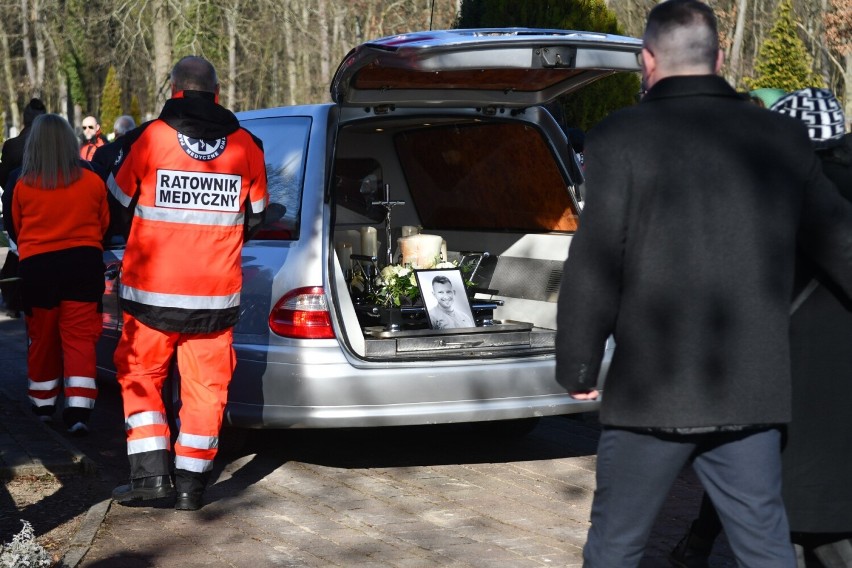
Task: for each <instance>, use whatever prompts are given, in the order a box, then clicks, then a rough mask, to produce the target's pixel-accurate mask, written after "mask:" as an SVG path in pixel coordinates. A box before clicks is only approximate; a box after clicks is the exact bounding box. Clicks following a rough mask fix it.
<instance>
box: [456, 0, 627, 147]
mask: <svg viewBox="0 0 852 568" xmlns="http://www.w3.org/2000/svg"><path fill="white" fill-rule="evenodd" d="M515 26H517V27H530V28H555V29H564V30H582V31H592V32H603V33H608V34H615V35H622V34H623V33H624V32H623V31H622V30H621V27H620V26H619V24H618V20H617V19H616V16H615V14H614V13H613V12H612V11H610V10H609V9H608V8H607V7H606V5H605V4H604V2H603V0H527V1H525V2H514V1H511V0H464V1H463V2H462V5H461V10H460V12H459V19H458V22H457V24H456V27H458V28H490V27H515ZM638 91H639V76H638V75H633V74H624V73H622V74H618V75H615V76H613V77H607V78H604V79H601V80H600V81H597V82H595V83H593V84H591V85H588V86H586V87H583V88H582V89H581V90H580V91H579V92H577V93H574V94H568V95H566V96H564V97H561V99H560V100H559V103H560V104H561V105H562V107H563V109H564V114H565V122H566V126H571V127H577V128H580V129H583V130H586V129H588V128H590V127H591V126H593V125H594V124H596V123H597V122H599V121H600V120H601V119H602V118H604V117H605V116H606V115H608V114H609V113H610V112H612V111H613V110H615V109H617V108H621V107H624V106H628V105H632V104H634V102H635V95H636V93H637V92H638Z"/></svg>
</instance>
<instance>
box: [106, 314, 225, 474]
mask: <svg viewBox="0 0 852 568" xmlns="http://www.w3.org/2000/svg"><path fill="white" fill-rule="evenodd" d="M232 342H233V331H232V329H231V328H228V329H226V330H222V331H218V332H214V333H198V334H196V333H192V334H183V333H178V332H170V331H161V330H158V329H154V328H151V327H149V326H147V325H145V324H144V323H142V322H140V321H139V320H137V319H136V318H134V317H133V316H131V315H129V314H126V313H125V314H124V328H123V330H122V334H121V340H120V341H119V343H118V347H117V348H116V351H115V365H116V370H117V374H118V381H119V384H120V385H121V393H122V398H123V399H124V413H125V416H126V417H127V420H128V423H130V422H131V420H136V421H144V420H145V419H143V418H141V417H143V416H149V417H150V416H157V417H158V419H159V416H160V415H162V422H163V423H162V424H153V423H151V422H150V421H149V422H146V423H145V424H146V425H145V426H144V427H140V426H136V425H134V426H133V428H132V429H128V454H130V455H131V477H133V478H136V477H139V475H138V474H137V473H136V472H134V468H135V467H141V466H140V465H139V463H140V462H141V461H142V457H143V456H141V455H139V456H137V458H138V459H134V458H133V457H132V454H133V453H136V454H140V453H144V452H157V451H163V449H164V445H163V443H162V442H154V441H152V440H150V439H149V438H156V437H161V438H163V437H164V438H165V439H166V440H168V424H166V423H165V422H166V421H165V406H164V404H163V400H162V397H161V392H162V387H163V383H164V382H165V380H166V377H167V376H168V373H169V365H170V362H171V360H172V358H173V357H174V355H175V354H177V367H178V371H179V372H180V414H179V418H180V430H181V431H180V433H179V435H178V439H177V442H176V443H175V447H174V451H175V467H176V468H178V469H184V470H187V471H191V472H195V473H203V472H206V471H209V470H210V469H211V468H212V467H213V459H214V458H215V457H216V452H217V450H218V441H219V430H220V429H221V426H222V415H223V412H224V409H225V403H226V402H227V398H228V384H229V383H230V381H231V376H232V374H233V372H234V367H235V366H236V357H235V355H234V351H233V348H232V346H231V345H232ZM145 413H149V414H145ZM141 440H147V441H145V442H141ZM131 447H132V448H133V452H131ZM134 464H136V465H134Z"/></svg>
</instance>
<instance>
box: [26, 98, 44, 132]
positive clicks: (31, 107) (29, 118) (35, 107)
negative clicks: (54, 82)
mask: <svg viewBox="0 0 852 568" xmlns="http://www.w3.org/2000/svg"><path fill="white" fill-rule="evenodd" d="M46 112H47V108H46V107H45V106H44V103H43V102H41V99H36V98H32V99H30V102H28V103H27V106H25V107H24V126H30V125H32V123H33V121H34V120H35V119H36V117H37V116H41V115H42V114H45V113H46Z"/></svg>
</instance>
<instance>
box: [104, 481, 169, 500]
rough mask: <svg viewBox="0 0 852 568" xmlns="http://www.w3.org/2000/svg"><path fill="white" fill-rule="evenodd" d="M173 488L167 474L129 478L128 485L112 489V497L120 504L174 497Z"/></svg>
mask: <svg viewBox="0 0 852 568" xmlns="http://www.w3.org/2000/svg"><path fill="white" fill-rule="evenodd" d="M174 496H175V489H174V487H172V480H171V478H170V477H169V476H168V475H155V476H153V477H142V478H139V479H131V480H130V483H129V484H128V485H119V486H118V487H116V488H115V489H113V490H112V498H113V499H114V500H115V501H116V502H117V503H121V504H126V503H132V502H135V501H149V500H152V499H166V498H169V499H174Z"/></svg>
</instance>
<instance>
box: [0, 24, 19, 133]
mask: <svg viewBox="0 0 852 568" xmlns="http://www.w3.org/2000/svg"><path fill="white" fill-rule="evenodd" d="M0 47H1V48H2V49H3V75H5V77H6V81H5V83H6V96H7V97H9V108H11V109H12V125H13V126H14V127H15V129H16V130H18V131H20V127H21V111H20V110H19V109H18V93H17V92H16V91H15V74H14V73H12V53H11V51H9V35H8V34H7V33H6V24H5V22H4V21H3V19H2V18H0ZM7 126H9V124H7Z"/></svg>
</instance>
